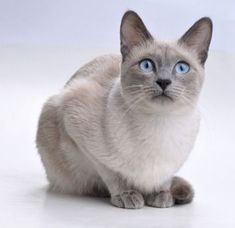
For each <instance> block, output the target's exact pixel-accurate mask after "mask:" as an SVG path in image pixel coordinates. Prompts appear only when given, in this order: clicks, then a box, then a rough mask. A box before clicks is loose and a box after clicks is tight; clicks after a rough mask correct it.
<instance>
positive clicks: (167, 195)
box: [145, 181, 174, 208]
mask: <svg viewBox="0 0 235 228" xmlns="http://www.w3.org/2000/svg"><path fill="white" fill-rule="evenodd" d="M170 188H171V181H167V183H165V184H164V185H162V186H161V188H159V190H158V191H155V192H152V193H150V194H146V195H145V202H146V205H148V206H151V207H158V208H167V207H172V206H173V205H174V198H173V195H172V194H171V191H170Z"/></svg>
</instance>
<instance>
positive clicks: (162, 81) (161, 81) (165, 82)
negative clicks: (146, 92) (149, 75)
mask: <svg viewBox="0 0 235 228" xmlns="http://www.w3.org/2000/svg"><path fill="white" fill-rule="evenodd" d="M156 83H157V84H158V85H159V86H160V87H161V88H162V90H165V89H166V87H167V86H168V85H170V84H171V80H170V79H160V78H159V79H158V80H157V81H156Z"/></svg>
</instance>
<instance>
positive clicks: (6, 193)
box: [0, 47, 235, 228]
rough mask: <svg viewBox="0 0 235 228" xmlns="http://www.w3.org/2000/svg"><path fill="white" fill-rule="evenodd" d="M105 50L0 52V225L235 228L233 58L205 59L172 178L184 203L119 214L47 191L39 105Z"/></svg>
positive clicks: (100, 202)
mask: <svg viewBox="0 0 235 228" xmlns="http://www.w3.org/2000/svg"><path fill="white" fill-rule="evenodd" d="M109 52H110V51H108V50H103V51H98V50H93V51H92V52H91V51H85V50H81V49H68V48H67V49H60V48H50V49H48V48H47V49H45V48H19V47H5V48H3V47H2V48H0V105H1V106H0V107H1V112H0V127H1V131H0V145H1V151H0V155H1V159H0V180H1V182H0V212H1V213H0V227H1V228H8V227H24V228H32V227H35V228H37V227H42V228H45V227H48V228H52V227H53V228H54V227H55V228H57V227H59V228H60V227H64V228H68V227H69V228H70V227H164V228H165V227H167V228H168V227H169V228H172V227H174V228H177V227H179V228H204V227H205V228H210V227H213V228H216V227H218V228H221V227H226V228H230V227H233V228H234V227H235V212H234V211H235V210H234V205H235V198H234V192H235V176H234V173H235V166H234V160H235V155H234V152H235V146H234V135H235V122H234V116H235V107H234V91H235V83H234V82H235V79H234V77H235V69H234V61H235V56H232V55H225V54H221V53H211V55H210V58H209V60H208V64H207V68H206V69H207V76H206V83H205V86H204V88H203V93H202V96H201V102H200V106H201V110H202V125H201V131H200V135H199V137H198V140H197V143H196V147H195V149H194V151H193V153H192V154H191V156H190V158H189V160H188V161H187V163H186V164H185V166H184V167H183V168H182V169H181V171H180V173H179V174H180V175H181V176H183V177H185V178H186V179H188V180H189V181H190V182H191V183H192V184H193V186H194V188H195V191H196V197H195V200H194V202H193V203H192V204H190V205H186V206H181V207H174V208H169V209H156V208H150V207H144V208H143V209H140V210H124V209H118V208H115V207H112V206H111V205H110V204H109V202H108V201H107V200H104V199H96V198H88V197H75V196H66V195H58V194H53V193H48V192H47V190H46V186H47V181H46V179H45V174H44V169H43V167H42V165H41V162H40V159H39V156H38V155H37V151H36V149H35V144H34V139H35V132H36V125H37V119H38V116H39V113H40V109H41V106H42V104H43V102H44V101H45V100H46V99H47V97H48V96H50V95H52V94H54V93H56V92H58V91H59V89H60V88H62V87H63V85H64V83H65V82H66V80H68V78H69V77H70V75H72V74H73V73H74V71H76V70H77V68H78V67H79V66H80V65H81V64H83V63H85V62H86V61H88V60H90V59H92V58H93V57H94V56H97V55H99V54H102V53H109Z"/></svg>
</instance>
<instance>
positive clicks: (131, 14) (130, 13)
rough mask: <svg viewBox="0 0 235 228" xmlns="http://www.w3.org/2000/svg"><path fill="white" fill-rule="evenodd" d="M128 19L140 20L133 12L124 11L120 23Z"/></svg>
mask: <svg viewBox="0 0 235 228" xmlns="http://www.w3.org/2000/svg"><path fill="white" fill-rule="evenodd" d="M128 17H135V18H140V16H139V15H138V14H137V13H136V12H135V11H133V10H128V11H126V12H125V13H124V15H123V17H122V21H124V20H125V19H126V18H128Z"/></svg>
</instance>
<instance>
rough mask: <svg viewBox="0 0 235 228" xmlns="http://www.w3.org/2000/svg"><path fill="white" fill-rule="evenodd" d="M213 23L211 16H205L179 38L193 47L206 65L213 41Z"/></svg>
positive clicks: (189, 46)
mask: <svg viewBox="0 0 235 228" xmlns="http://www.w3.org/2000/svg"><path fill="white" fill-rule="evenodd" d="M212 29H213V24H212V21H211V19H210V18H209V17H203V18H201V19H200V20H198V21H197V22H195V23H194V24H193V26H192V27H191V28H190V29H189V30H188V31H187V32H186V33H185V34H184V35H183V36H182V37H181V38H180V39H179V41H178V42H179V43H180V44H184V45H186V46H187V47H188V48H190V49H193V50H194V51H195V52H196V53H197V55H198V58H199V60H200V62H201V64H202V65H204V63H205V61H206V59H207V54H208V49H209V45H210V42H211V36H212Z"/></svg>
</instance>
